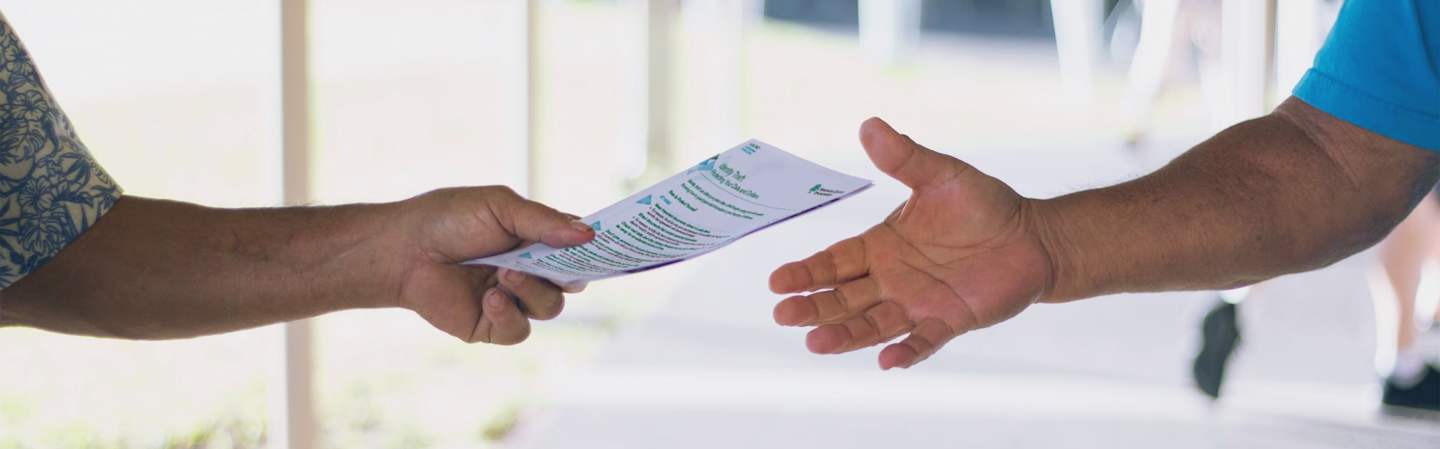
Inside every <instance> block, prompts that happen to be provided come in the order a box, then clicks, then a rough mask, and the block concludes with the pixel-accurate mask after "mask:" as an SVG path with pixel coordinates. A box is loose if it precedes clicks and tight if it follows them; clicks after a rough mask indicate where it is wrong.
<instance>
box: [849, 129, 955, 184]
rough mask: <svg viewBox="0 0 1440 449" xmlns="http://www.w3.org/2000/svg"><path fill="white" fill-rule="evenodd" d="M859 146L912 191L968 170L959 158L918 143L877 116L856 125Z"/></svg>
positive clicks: (887, 172)
mask: <svg viewBox="0 0 1440 449" xmlns="http://www.w3.org/2000/svg"><path fill="white" fill-rule="evenodd" d="M860 145H862V146H864V147H865V153H866V154H867V155H869V156H870V162H872V163H874V164H875V167H876V168H879V169H880V171H883V172H885V174H887V175H890V177H892V178H895V179H896V180H898V181H900V182H901V183H904V184H905V185H906V186H909V187H910V188H911V189H915V190H918V189H921V188H923V187H926V186H929V185H932V184H934V183H938V182H940V181H944V180H946V179H949V178H950V177H951V176H954V175H955V174H957V173H960V172H963V171H966V170H969V169H970V165H969V164H966V163H964V162H961V161H960V160H959V159H955V158H953V157H950V156H946V155H944V154H940V153H936V152H935V151H933V150H931V149H929V148H925V147H922V146H920V145H919V144H917V143H915V141H913V140H910V138H909V137H907V136H906V135H904V134H900V133H899V132H896V131H895V128H891V127H890V124H888V123H885V121H884V120H881V119H879V118H878V117H871V118H870V119H868V120H865V123H862V124H860Z"/></svg>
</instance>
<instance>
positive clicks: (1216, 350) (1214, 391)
mask: <svg viewBox="0 0 1440 449" xmlns="http://www.w3.org/2000/svg"><path fill="white" fill-rule="evenodd" d="M1236 309H1237V307H1236V306H1235V304H1231V303H1229V302H1226V301H1217V304H1215V305H1214V306H1213V307H1211V308H1210V311H1209V312H1207V313H1205V320H1204V321H1201V322H1200V353H1199V354H1196V355H1195V363H1194V364H1192V365H1191V368H1190V374H1191V375H1193V376H1194V377H1195V386H1196V387H1198V388H1200V392H1202V393H1205V395H1206V396H1209V397H1210V398H1211V399H1216V398H1219V397H1220V385H1221V384H1223V383H1224V382H1225V364H1226V363H1228V362H1229V361H1230V354H1233V353H1234V352H1235V347H1236V346H1237V345H1239V344H1240V326H1239V320H1238V319H1236Z"/></svg>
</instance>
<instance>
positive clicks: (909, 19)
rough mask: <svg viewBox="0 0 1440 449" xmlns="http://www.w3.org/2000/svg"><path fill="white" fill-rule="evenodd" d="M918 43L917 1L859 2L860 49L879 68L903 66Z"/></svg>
mask: <svg viewBox="0 0 1440 449" xmlns="http://www.w3.org/2000/svg"><path fill="white" fill-rule="evenodd" d="M919 43H920V0H860V48H861V49H862V50H863V51H864V52H865V55H866V56H867V57H869V58H870V60H871V61H874V62H876V63H879V64H883V65H896V64H901V63H904V62H905V61H906V60H908V59H909V58H910V56H911V55H912V54H913V53H914V52H915V47H916V46H917V45H919Z"/></svg>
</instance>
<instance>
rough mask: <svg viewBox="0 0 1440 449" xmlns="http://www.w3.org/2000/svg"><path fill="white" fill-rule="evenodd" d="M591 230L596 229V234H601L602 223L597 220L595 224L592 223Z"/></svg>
mask: <svg viewBox="0 0 1440 449" xmlns="http://www.w3.org/2000/svg"><path fill="white" fill-rule="evenodd" d="M590 229H594V230H595V232H600V221H599V220H596V221H595V222H594V223H590Z"/></svg>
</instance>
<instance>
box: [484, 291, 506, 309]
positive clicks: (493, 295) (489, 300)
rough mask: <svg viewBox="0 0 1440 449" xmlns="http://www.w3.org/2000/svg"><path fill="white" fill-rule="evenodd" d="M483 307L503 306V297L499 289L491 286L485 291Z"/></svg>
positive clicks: (495, 307)
mask: <svg viewBox="0 0 1440 449" xmlns="http://www.w3.org/2000/svg"><path fill="white" fill-rule="evenodd" d="M485 307H489V308H491V309H500V308H503V307H505V297H503V296H501V295H500V289H496V288H492V289H490V291H488V292H485Z"/></svg>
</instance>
